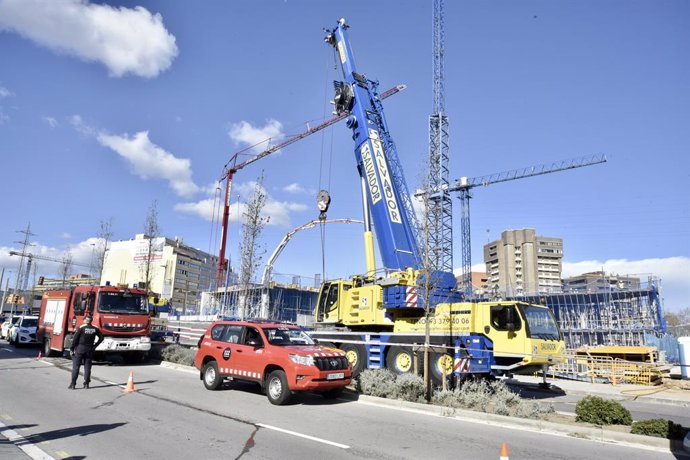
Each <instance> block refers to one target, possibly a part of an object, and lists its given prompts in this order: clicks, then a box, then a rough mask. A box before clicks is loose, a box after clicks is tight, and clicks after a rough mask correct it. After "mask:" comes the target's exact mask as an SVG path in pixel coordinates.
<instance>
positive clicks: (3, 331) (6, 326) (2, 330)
mask: <svg viewBox="0 0 690 460" xmlns="http://www.w3.org/2000/svg"><path fill="white" fill-rule="evenodd" d="M17 321H19V316H13V317H12V319H9V318H7V319H6V320H5V321H4V322H3V323H2V326H0V339H6V338H8V337H9V335H10V334H9V333H10V329H12V326H14V324H15V323H16V322H17Z"/></svg>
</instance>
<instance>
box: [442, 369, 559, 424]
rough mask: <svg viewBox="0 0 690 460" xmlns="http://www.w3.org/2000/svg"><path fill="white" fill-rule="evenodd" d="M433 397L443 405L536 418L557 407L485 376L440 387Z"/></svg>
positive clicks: (542, 416)
mask: <svg viewBox="0 0 690 460" xmlns="http://www.w3.org/2000/svg"><path fill="white" fill-rule="evenodd" d="M432 401H433V403H434V404H436V405H439V406H445V407H452V408H465V409H472V410H477V411H481V412H487V413H491V414H498V415H511V416H515V417H521V418H532V419H539V418H544V416H545V415H546V414H550V413H552V412H553V411H554V409H553V405H552V404H540V403H539V402H537V401H535V400H532V399H522V398H520V397H519V396H518V395H517V394H515V393H513V392H512V391H510V389H509V388H508V387H507V386H506V385H505V384H504V383H503V382H493V383H489V382H487V381H486V380H484V379H479V380H469V381H466V382H464V383H463V384H462V386H460V387H459V388H456V389H454V390H445V391H438V392H436V393H434V396H433V400H432Z"/></svg>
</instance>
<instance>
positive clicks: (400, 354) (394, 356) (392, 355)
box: [386, 347, 424, 375]
mask: <svg viewBox="0 0 690 460" xmlns="http://www.w3.org/2000/svg"><path fill="white" fill-rule="evenodd" d="M386 369H388V370H389V371H391V372H393V373H394V374H398V375H401V374H411V373H413V372H414V352H413V351H412V348H403V347H390V349H389V350H388V353H387V354H386ZM423 370H424V355H423V354H422V353H417V371H418V372H423Z"/></svg>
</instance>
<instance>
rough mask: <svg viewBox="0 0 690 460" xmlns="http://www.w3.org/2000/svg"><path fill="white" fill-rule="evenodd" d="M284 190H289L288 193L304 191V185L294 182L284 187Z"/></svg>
mask: <svg viewBox="0 0 690 460" xmlns="http://www.w3.org/2000/svg"><path fill="white" fill-rule="evenodd" d="M283 191H285V192H288V193H304V192H305V190H304V187H302V186H301V185H299V184H298V183H297V182H293V183H292V184H290V185H286V186H285V187H283Z"/></svg>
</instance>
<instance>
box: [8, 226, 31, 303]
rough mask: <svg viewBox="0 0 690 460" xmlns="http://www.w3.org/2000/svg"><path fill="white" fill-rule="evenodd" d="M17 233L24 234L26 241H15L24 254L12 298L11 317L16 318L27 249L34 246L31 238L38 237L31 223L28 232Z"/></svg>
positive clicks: (20, 260)
mask: <svg viewBox="0 0 690 460" xmlns="http://www.w3.org/2000/svg"><path fill="white" fill-rule="evenodd" d="M17 233H23V234H24V240H23V241H15V243H19V244H21V245H22V252H21V257H20V258H19V270H17V279H16V283H15V285H14V296H13V297H12V308H11V309H10V316H14V312H15V311H16V309H17V302H18V301H19V286H20V283H21V278H22V275H23V272H22V271H23V269H24V258H25V257H27V253H26V247H27V246H33V245H32V244H30V243H29V238H30V237H32V236H36V235H35V234H34V233H31V222H29V223H28V224H27V225H26V230H17ZM27 271H28V270H27ZM25 276H29V274H28V273H26V274H25Z"/></svg>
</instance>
